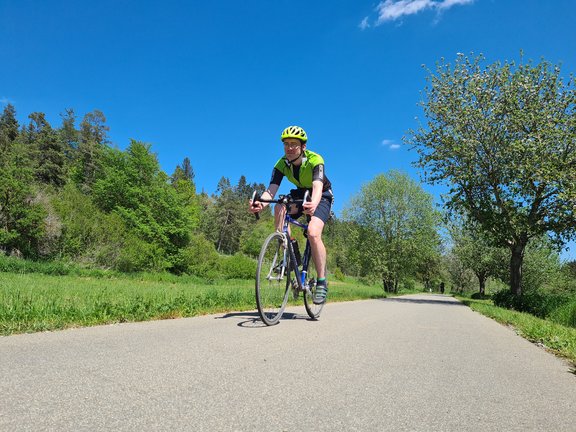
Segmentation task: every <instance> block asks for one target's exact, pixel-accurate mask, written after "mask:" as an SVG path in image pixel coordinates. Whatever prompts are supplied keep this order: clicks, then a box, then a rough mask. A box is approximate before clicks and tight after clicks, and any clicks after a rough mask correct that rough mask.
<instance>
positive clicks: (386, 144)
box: [382, 139, 400, 150]
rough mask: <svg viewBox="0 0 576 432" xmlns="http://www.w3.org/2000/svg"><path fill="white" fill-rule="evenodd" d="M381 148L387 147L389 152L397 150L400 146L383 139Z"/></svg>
mask: <svg viewBox="0 0 576 432" xmlns="http://www.w3.org/2000/svg"><path fill="white" fill-rule="evenodd" d="M382 147H387V148H389V149H390V150H398V149H399V148H400V144H397V143H396V142H394V140H389V139H385V140H382Z"/></svg>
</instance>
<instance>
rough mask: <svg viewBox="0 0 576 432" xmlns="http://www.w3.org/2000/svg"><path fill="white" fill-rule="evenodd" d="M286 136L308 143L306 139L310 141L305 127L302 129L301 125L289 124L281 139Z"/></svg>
mask: <svg viewBox="0 0 576 432" xmlns="http://www.w3.org/2000/svg"><path fill="white" fill-rule="evenodd" d="M286 138H296V139H299V140H300V141H302V143H306V141H308V137H307V136H306V132H304V129H302V128H301V127H300V126H288V127H287V128H286V129H284V130H283V131H282V136H281V137H280V139H281V140H284V139H286Z"/></svg>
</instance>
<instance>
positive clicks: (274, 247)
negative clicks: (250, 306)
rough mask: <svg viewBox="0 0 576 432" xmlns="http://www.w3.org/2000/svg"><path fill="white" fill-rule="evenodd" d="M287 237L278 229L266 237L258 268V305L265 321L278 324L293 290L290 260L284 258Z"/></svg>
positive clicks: (265, 322) (287, 255) (268, 323)
mask: <svg viewBox="0 0 576 432" xmlns="http://www.w3.org/2000/svg"><path fill="white" fill-rule="evenodd" d="M284 245H285V237H284V235H283V234H281V233H278V232H275V233H272V234H270V235H269V236H268V238H266V240H265V241H264V244H263V245H262V249H261V250H260V256H259V257H258V266H257V268H256V306H257V307H258V314H259V315H260V318H261V319H262V322H264V324H266V325H268V326H271V325H275V324H278V322H279V321H280V318H281V317H282V314H283V313H284V309H285V308H286V303H288V296H289V293H290V265H289V264H290V263H289V262H285V261H284V262H282V260H283V259H284V256H286V261H288V260H289V254H284Z"/></svg>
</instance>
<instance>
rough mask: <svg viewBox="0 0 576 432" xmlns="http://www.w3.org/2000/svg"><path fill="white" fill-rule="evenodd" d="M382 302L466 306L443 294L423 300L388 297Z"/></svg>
mask: <svg viewBox="0 0 576 432" xmlns="http://www.w3.org/2000/svg"><path fill="white" fill-rule="evenodd" d="M380 300H381V301H385V302H395V303H413V304H438V305H443V306H464V307H465V305H464V303H461V302H459V301H457V300H454V298H453V297H449V296H444V295H441V294H438V295H430V298H429V299H428V298H427V299H423V298H410V297H388V298H382V299H380Z"/></svg>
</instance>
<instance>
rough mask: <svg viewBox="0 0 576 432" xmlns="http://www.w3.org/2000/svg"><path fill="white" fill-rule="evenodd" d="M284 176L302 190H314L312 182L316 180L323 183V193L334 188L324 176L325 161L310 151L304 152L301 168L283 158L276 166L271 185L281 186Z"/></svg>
mask: <svg viewBox="0 0 576 432" xmlns="http://www.w3.org/2000/svg"><path fill="white" fill-rule="evenodd" d="M284 176H286V177H288V180H290V181H291V182H292V183H294V184H295V185H296V186H297V187H298V188H300V189H312V182H313V181H314V180H315V179H317V180H320V181H322V184H323V187H322V191H327V190H328V189H330V188H331V187H332V186H331V184H330V180H328V177H326V175H325V174H324V159H323V158H322V156H320V155H319V154H318V153H314V152H312V151H310V150H304V157H303V160H302V165H300V166H299V167H296V166H294V165H293V164H290V165H289V164H287V163H286V159H285V158H284V157H281V158H280V159H279V160H278V162H276V165H274V170H273V172H272V180H271V181H270V183H273V184H277V185H280V182H281V181H282V178H283V177H284Z"/></svg>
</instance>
